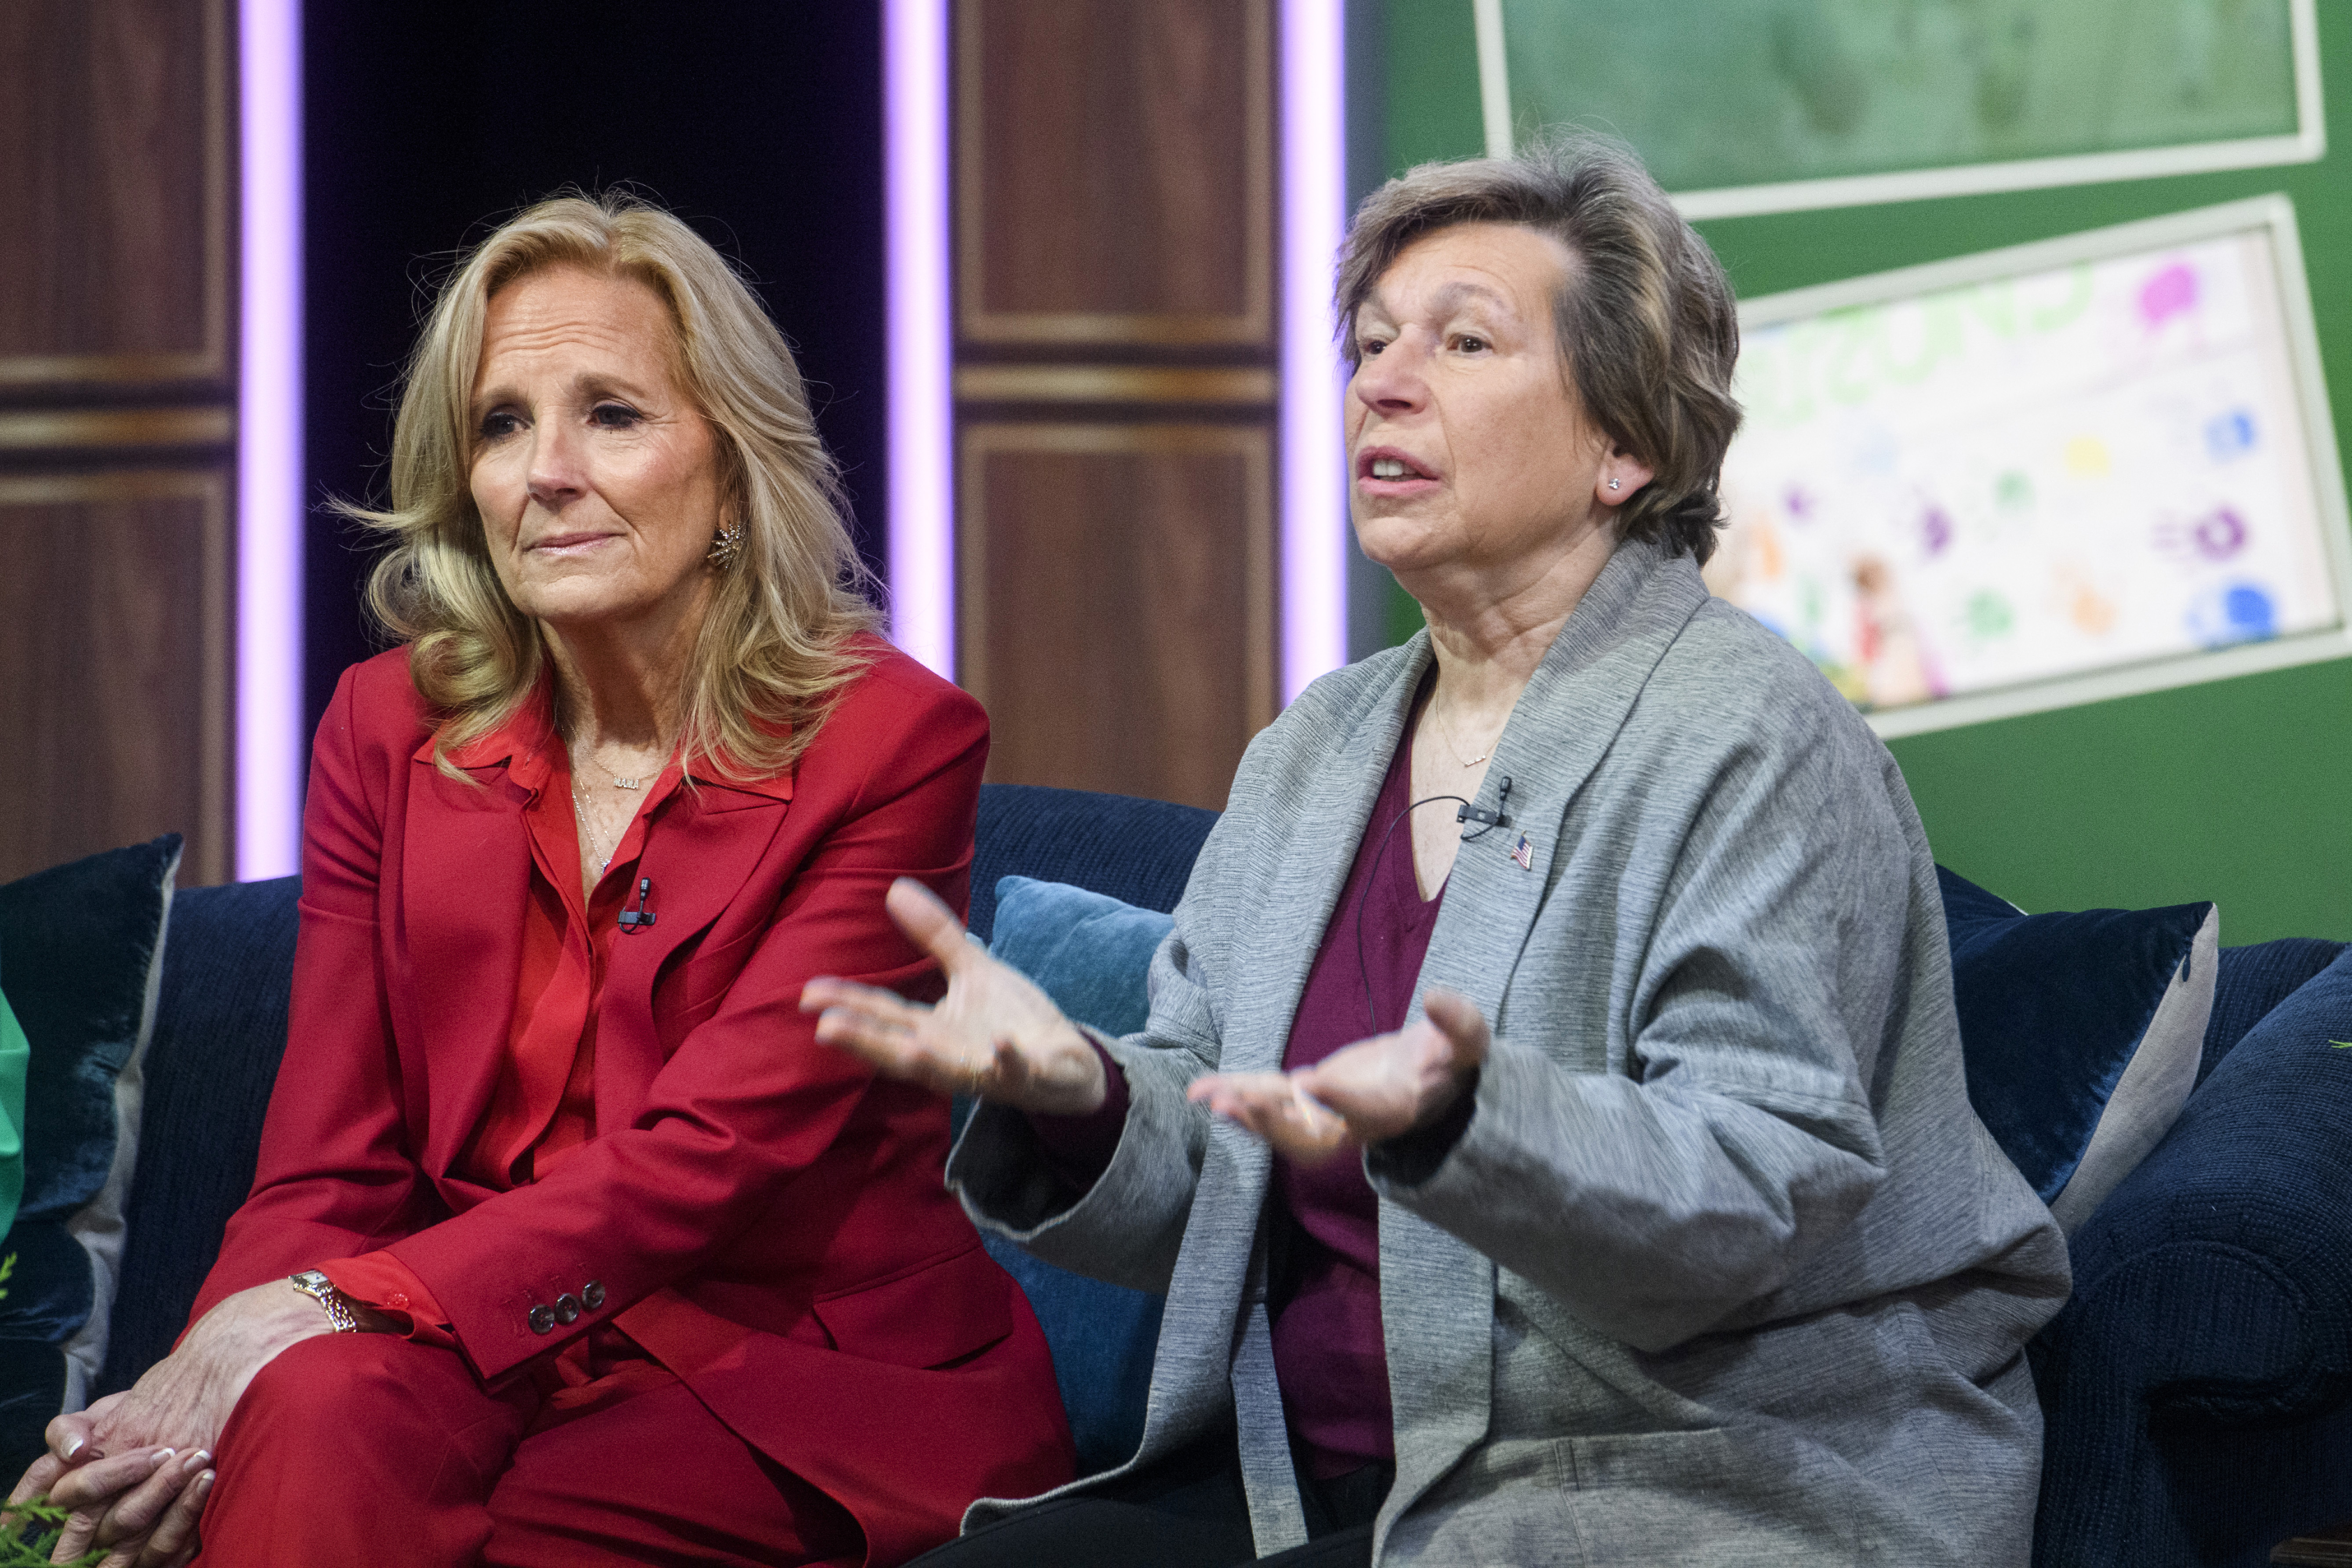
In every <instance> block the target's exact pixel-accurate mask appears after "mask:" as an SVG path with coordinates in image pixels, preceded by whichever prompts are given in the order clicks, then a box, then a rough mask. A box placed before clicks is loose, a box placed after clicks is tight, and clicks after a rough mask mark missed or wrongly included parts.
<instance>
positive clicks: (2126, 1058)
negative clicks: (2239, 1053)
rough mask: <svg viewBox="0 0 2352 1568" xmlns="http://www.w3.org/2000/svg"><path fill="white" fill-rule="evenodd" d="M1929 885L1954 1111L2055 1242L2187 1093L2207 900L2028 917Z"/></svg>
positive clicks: (2209, 939) (2209, 967) (2210, 915)
mask: <svg viewBox="0 0 2352 1568" xmlns="http://www.w3.org/2000/svg"><path fill="white" fill-rule="evenodd" d="M1936 875H1937V879H1938V881H1939V882H1940V883H1941V886H1942V890H1943V896H1944V923H1945V927H1946V929H1947V931H1948V932H1949V933H1950V937H1951V945H1952V991H1953V995H1954V998H1955V1000H1956V1001H1957V1002H1958V1005H1959V1016H1960V1040H1961V1048H1962V1054H1963V1056H1964V1058H1965V1059H1966V1065H1967V1072H1968V1085H1969V1102H1970V1103H1971V1104H1972V1105H1974V1106H1975V1107H1976V1112H1977V1115H1978V1116H1979V1117H1980V1118H1982V1119H1983V1121H1984V1124H1985V1126H1986V1128H1987V1129H1988V1130H1990V1131H1991V1133H1992V1135H1993V1139H1994V1141H1995V1142H1998V1143H2000V1146H2001V1149H2002V1151H2003V1152H2006V1153H2007V1154H2008V1155H2009V1157H2010V1159H2011V1161H2012V1162H2013V1163H2015V1164H2016V1166H2017V1168H2018V1169H2019V1170H2020V1171H2021V1172H2023V1173H2024V1174H2025V1179H2026V1180H2027V1181H2029V1182H2031V1183H2032V1184H2033V1190H2034V1191H2035V1192H2036V1193H2038V1194H2041V1196H2042V1201H2043V1202H2044V1203H2046V1204H2048V1205H2050V1208H2051V1212H2052V1213H2053V1214H2054V1215H2057V1217H2058V1222H2059V1224H2060V1225H2062V1226H2064V1227H2065V1228H2066V1229H2067V1230H2068V1231H2069V1232H2071V1231H2073V1230H2074V1227H2075V1226H2079V1225H2080V1224H2081V1223H2082V1222H2083V1221H2084V1220H2085V1219H2087V1218H2089V1217H2090V1215H2091V1211H2092V1210H2094V1209H2095V1208H2096V1207H2098V1205H2099V1203H2100V1201H2101V1200H2102V1199H2104V1198H2105V1196H2106V1195H2107V1194H2108V1193H2110V1192H2112V1191H2114V1190H2115V1186H2116V1183H2118V1182H2120V1181H2122V1180H2123V1179H2124V1177H2125V1176H2126V1175H2128V1174H2129V1173H2131V1170H2132V1168H2133V1167H2134V1166H2135V1165H2137V1164H2138V1163H2140V1161H2141V1160H2142V1159H2144V1158H2146V1156H2147V1152H2148V1151H2149V1150H2150V1149H2153V1148H2154V1147H2156V1143H2157V1141H2158V1139H2160V1138H2162V1137H2163V1136H2164V1134H2165V1132H2166V1131H2167V1130H2168V1129H2169V1128H2170V1127H2171V1125H2172V1123H2173V1121H2174V1119H2175V1118H2177V1117H2178V1116H2179V1114H2180V1108H2181V1106H2182V1105H2183V1104H2184V1103H2185V1102H2186V1101H2187V1100H2188V1098H2189V1090H2190V1089H2192V1088H2194V1087H2195V1085H2196V1081H2197V1069H2198V1063H2199V1060H2200V1057H2201V1055H2202V1050H2203V1045H2204V1039H2205V1031H2206V1026H2207V1024H2208V1022H2209V1021H2210V1015H2211V1012H2212V1007H2213V990H2214V984H2215V981H2216V979H2217V977H2218V975H2219V973H2220V963H2219V962H2218V959H2219V952H2218V942H2219V931H2220V921H2219V919H2218V917H2217V916H2216V914H2215V912H2214V909H2213V906H2212V905H2211V904H2179V905H2175V906H2174V907H2172V908H2170V909H2161V910H2084V911H2082V912H2080V913H2074V914H2042V915H2028V914H2024V913H2022V912H2021V911H2020V910H2017V909H2016V908H2015V907H2014V906H2012V905H2011V904H2009V903H2008V902H2006V901H2005V900H2000V899H1999V898H1996V897H1994V896H1993V895H1992V894H1990V893H1989V892H1987V891H1986V890H1985V889H1982V888H1979V887H1978V886H1976V885H1975V884H1974V883H1972V882H1969V881H1968V880H1967V879H1964V878H1961V877H1958V876H1955V875H1954V874H1953V873H1951V872H1950V871H1948V870H1945V869H1944V868H1941V867H1937V871H1936Z"/></svg>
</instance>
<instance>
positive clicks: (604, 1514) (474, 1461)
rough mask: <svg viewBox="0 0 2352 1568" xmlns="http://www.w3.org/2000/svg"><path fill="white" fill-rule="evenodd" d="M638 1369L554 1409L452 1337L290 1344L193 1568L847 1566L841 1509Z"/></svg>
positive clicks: (224, 1437) (228, 1468) (852, 1531)
mask: <svg viewBox="0 0 2352 1568" xmlns="http://www.w3.org/2000/svg"><path fill="white" fill-rule="evenodd" d="M647 1370H648V1371H650V1372H653V1373H655V1376H654V1377H653V1378H652V1379H648V1380H640V1381H639V1386H637V1387H636V1390H635V1392H620V1393H619V1394H618V1396H617V1397H614V1398H610V1399H605V1400H601V1401H591V1402H589V1403H587V1404H585V1405H580V1406H577V1407H573V1408H562V1409H559V1408H555V1407H552V1406H551V1405H549V1404H548V1403H547V1401H546V1400H545V1399H543V1398H542V1397H541V1394H539V1393H538V1391H537V1390H535V1389H532V1388H530V1387H527V1386H526V1387H524V1388H521V1389H519V1390H514V1391H509V1392H507V1393H503V1394H489V1393H485V1392H484V1391H483V1389H482V1386H481V1384H480V1383H479V1382H478V1381H477V1380H476V1378H475V1377H474V1374H473V1373H472V1372H471V1371H469V1370H468V1369H467V1366H466V1364H465V1363H464V1362H463V1361H462V1360H461V1359H460V1358H459V1357H458V1355H457V1352H455V1351H450V1350H443V1349H436V1348H435V1347H433V1346H429V1345H419V1344H413V1343H411V1342H408V1341H407V1340H404V1339H402V1338H400V1337H399V1336H397V1335H394V1334H321V1335H319V1336H317V1337H315V1338H312V1339H308V1340H305V1341H303V1342H301V1343H299V1344H298V1345H295V1346H294V1347H292V1348H291V1349H289V1350H288V1351H287V1352H284V1353H283V1354H281V1355H279V1356H278V1358H277V1359H276V1360H275V1361H272V1362H271V1363H269V1364H268V1366H266V1367H264V1368H262V1370H261V1372H260V1373H259V1374H258V1375H257V1376H256V1377H255V1378H254V1380H253V1384H252V1385H251V1386H250V1387H248V1388H247V1390H246V1392H245V1395H244V1397H243V1398H241V1399H239V1400H238V1401H237V1405H236V1413H235V1414H234V1415H232V1416H231V1417H230V1418H229V1423H228V1426H227V1428H226V1430H225V1431H224V1432H223V1433H222V1434H221V1440H220V1446H219V1454H218V1457H217V1461H216V1466H215V1468H216V1471H217V1475H218V1479H216V1480H215V1482H214V1484H213V1493H212V1496H211V1498H210V1499H209V1500H207V1501H206V1503H205V1517H204V1526H203V1534H204V1552H203V1554H202V1555H201V1556H200V1557H199V1558H198V1559H197V1563H198V1565H199V1568H273V1565H276V1564H286V1565H287V1568H294V1565H296V1564H299V1565H301V1568H313V1565H315V1564H320V1563H335V1564H339V1565H348V1568H364V1565H368V1564H374V1563H383V1564H398V1565H401V1568H438V1565H441V1564H446V1565H447V1568H470V1565H471V1564H473V1563H484V1564H497V1565H499V1568H506V1565H512V1568H526V1565H529V1568H539V1565H541V1564H545V1565H549V1568H554V1565H558V1564H561V1565H564V1568H578V1565H582V1564H595V1563H632V1564H635V1563H729V1564H738V1563H740V1564H743V1565H745V1568H753V1565H766V1564H793V1563H843V1564H848V1565H850V1568H855V1565H856V1564H857V1563H860V1562H862V1561H863V1560H864V1558H865V1555H866V1548H865V1538H864V1536H863V1535H862V1534H861V1532H860V1531H859V1530H858V1528H857V1525H856V1521H853V1520H852V1519H851V1518H850V1516H849V1514H848V1512H847V1510H845V1509H843V1508H842V1507H841V1505H840V1504H838V1503H836V1502H835V1501H834V1500H832V1499H831V1498H828V1497H826V1496H825V1495H824V1493H823V1492H820V1491H818V1490H817V1489H815V1488H814V1487H813V1486H811V1485H809V1484H808V1483H807V1482H805V1481H803V1480H802V1479H799V1478H798V1477H797V1476H794V1475H793V1474H791V1473H790V1472H789V1471H786V1470H783V1469H781V1468H778V1467H777V1466H775V1465H774V1464H772V1463H771V1462H770V1461H769V1460H768V1459H767V1458H764V1457H763V1456H761V1454H760V1453H759V1452H758V1451H757V1450H756V1449H754V1448H752V1447H751V1446H750V1445H748V1444H746V1443H745V1442H743V1440H742V1439H741V1438H740V1437H738V1436H735V1435H734V1433H732V1432H730V1431H729V1430H728V1429H727V1427H726V1426H723V1425H721V1424H720V1423H719V1419H718V1418H717V1417H716V1416H714V1415H711V1414H710V1412H709V1410H707V1409H705V1408H704V1407H703V1405H702V1403H701V1402H700V1401H699V1400H698V1399H697V1398H695V1396H694V1394H692V1392H691V1391H689V1390H688V1388H687V1387H686V1385H685V1384H681V1383H678V1382H677V1381H676V1380H675V1379H671V1378H668V1377H667V1374H665V1373H658V1370H657V1369H651V1368H648V1369H647ZM647 1383H649V1384H650V1385H649V1386H647V1385H646V1384H647Z"/></svg>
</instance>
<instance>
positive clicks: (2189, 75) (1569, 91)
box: [1472, 0, 2326, 219]
mask: <svg viewBox="0 0 2352 1568" xmlns="http://www.w3.org/2000/svg"><path fill="white" fill-rule="evenodd" d="M2314 7H2315V0H2128V3H2123V0H1902V3H1900V4H1891V3H1889V0H1683V3H1680V4H1676V5H1622V4H1620V3H1618V0H1474V5H1473V6H1472V12H1473V16H1474V18H1475V28H1476V32H1477V44H1478V60H1479V70H1478V79H1479V94H1480V105H1481V110H1482V113H1483V119H1484V122H1485V126H1486V148H1487V151H1488V153H1507V151H1508V150H1509V149H1510V148H1511V146H1512V145H1513V144H1514V142H1515V141H1516V140H1517V139H1520V138H1524V137H1526V136H1528V135H1529V134H1531V133H1533V132H1537V131H1538V130H1540V129H1542V128H1544V127H1547V126H1552V125H1562V124H1573V125H1580V126H1585V127H1589V128H1592V129H1598V130H1605V131H1610V132H1615V133H1616V134H1618V135H1621V136H1622V137H1624V138H1625V139H1626V140H1627V141H1629V142H1632V143H1633V145H1634V146H1635V147H1637V148H1639V149H1640V150H1641V153H1642V156H1643V161H1644V162H1645V163H1648V164H1649V167H1650V171H1651V173H1652V174H1654V175H1656V176H1657V179H1658V182H1659V184H1663V185H1664V186H1665V188H1666V189H1667V190H1669V191H1671V192H1673V193H1675V201H1676V203H1677V204H1678V205H1680V206H1681V207H1682V209H1683V212H1684V215H1685V216H1688V217H1691V218H1695V219H1696V218H1709V217H1733V216H1742V215H1745V214H1750V213H1767V212H1788V211H1794V210H1798V209H1802V208H1809V207H1825V206H1848V205H1862V204H1865V203H1871V202H1890V201H1912V200H1916V199H1919V198H1923V197H1931V196H1954V195H1973V194H1976V193H1979V192H1985V191H2006V190H2023V189H2029V188H2033V187H2038V186H2048V185H2068V184H2091V183H2094V182H2098V181H2105V180H2127V179H2140V178H2147V177H2149V176H2154V175H2161V174H2200V173H2205V172H2209V171H2212V170H2216V169H2243V168H2254V167H2259V166H2263V165H2266V164H2277V163H2308V162H2311V161H2313V160H2315V159H2317V158H2318V157H2320V156H2321V155H2322V154H2323V153H2325V152H2326V129H2325V125H2324V122H2323V120H2322V116H2321V99H2320V74H2319V47H2318V23H2317V18H2316V16H2315V9H2314Z"/></svg>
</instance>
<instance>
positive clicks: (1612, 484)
mask: <svg viewBox="0 0 2352 1568" xmlns="http://www.w3.org/2000/svg"><path fill="white" fill-rule="evenodd" d="M1609 488H1610V489H1612V490H1613V489H1616V488H1617V481H1616V480H1615V479H1612V480H1610V481H1609Z"/></svg>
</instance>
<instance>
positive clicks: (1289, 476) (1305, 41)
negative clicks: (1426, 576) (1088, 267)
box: [1281, 0, 1349, 702]
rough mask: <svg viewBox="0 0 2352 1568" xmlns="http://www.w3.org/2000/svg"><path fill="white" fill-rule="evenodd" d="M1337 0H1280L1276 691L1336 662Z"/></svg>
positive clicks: (1344, 582)
mask: <svg viewBox="0 0 2352 1568" xmlns="http://www.w3.org/2000/svg"><path fill="white" fill-rule="evenodd" d="M1347 37H1348V35H1347V22H1346V13H1345V8H1344V6H1343V4H1342V0H1283V6H1282V195H1283V200H1282V410H1281V420H1282V478H1281V486H1282V697H1283V700H1284V701H1285V702H1288V701H1289V700H1292V699H1293V698H1295V697H1297V695H1298V694H1299V692H1300V691H1302V690H1304V689H1306V687H1307V682H1308V681H1310V680H1313V679H1315V678H1316V677H1317V676H1318V675H1321V674H1322V673H1324V672H1325V671H1326V670H1330V669H1337V668H1339V666H1341V665H1343V664H1345V663H1347V662H1348V554H1347V552H1348V547H1349V538H1348V472H1347V453H1346V447H1345V444H1344V442H1343V440H1342V437H1341V409H1342V406H1343V405H1342V399H1343V397H1344V396H1345V393H1346V379H1345V377H1344V375H1343V374H1342V373H1341V371H1340V367H1339V358H1338V354H1337V352H1336V350H1335V349H1334V347H1333V344H1332V340H1331V276H1332V273H1331V269H1332V265H1333V262H1334V260H1335V258H1337V257H1338V254H1339V242H1340V240H1341V238H1342V237H1344V236H1345V234H1346V232H1347V222H1348V181H1347V160H1346V152H1345V147H1346V140H1347V124H1348V120H1347V91H1346V79H1347Z"/></svg>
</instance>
